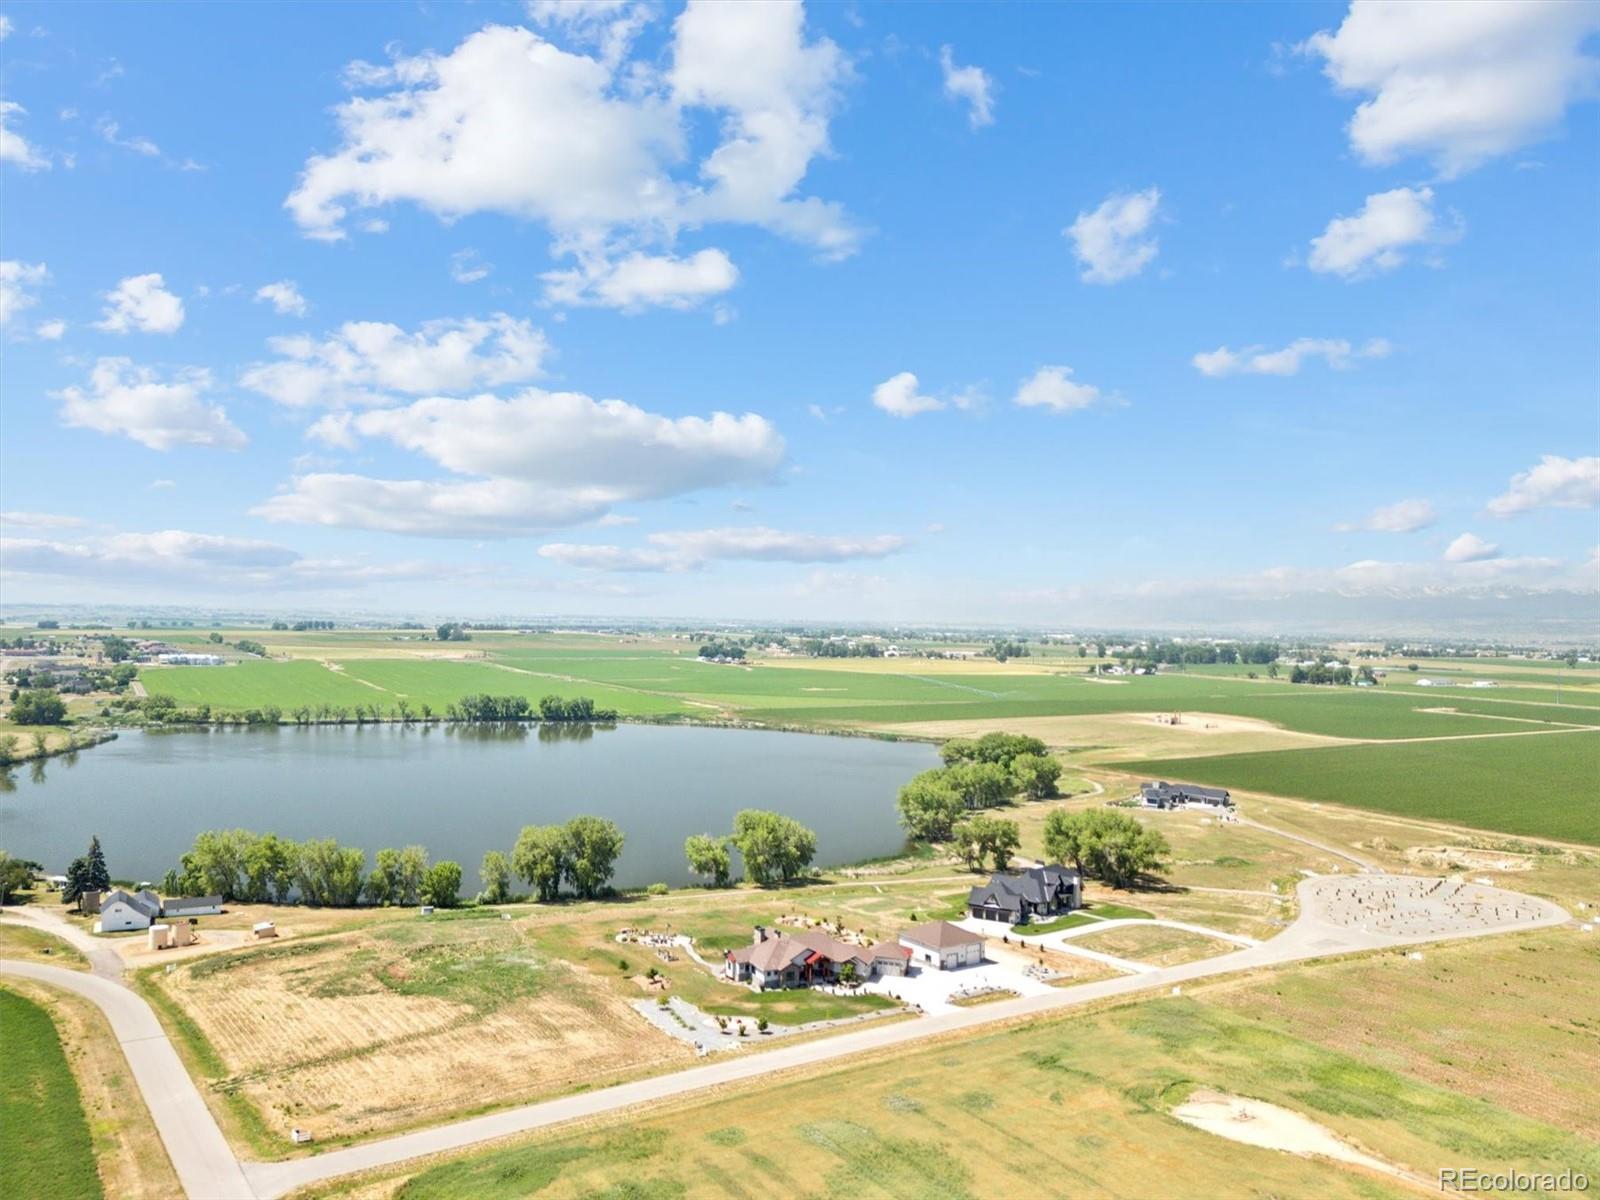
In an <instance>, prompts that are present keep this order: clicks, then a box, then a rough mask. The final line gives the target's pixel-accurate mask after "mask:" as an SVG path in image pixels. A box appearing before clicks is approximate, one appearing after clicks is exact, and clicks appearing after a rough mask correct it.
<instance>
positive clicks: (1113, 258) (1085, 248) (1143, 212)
mask: <svg viewBox="0 0 1600 1200" xmlns="http://www.w3.org/2000/svg"><path fill="white" fill-rule="evenodd" d="M1160 208H1161V189H1160V188H1146V189H1145V190H1144V191H1142V192H1133V193H1119V194H1115V195H1111V196H1108V197H1106V199H1105V201H1104V202H1102V203H1101V205H1100V207H1099V208H1097V209H1095V210H1094V211H1093V212H1080V213H1079V214H1078V219H1077V220H1075V221H1073V223H1072V224H1071V225H1069V226H1067V228H1066V229H1065V230H1064V231H1063V232H1064V233H1065V235H1066V236H1067V237H1068V238H1070V239H1071V241H1072V247H1073V252H1074V253H1075V254H1076V255H1077V256H1078V261H1079V262H1080V263H1081V264H1082V265H1083V270H1082V271H1081V272H1080V278H1082V279H1083V281H1084V282H1085V283H1117V282H1119V281H1121V280H1124V279H1131V278H1133V277H1134V276H1135V275H1137V274H1138V273H1139V272H1140V271H1142V270H1144V269H1145V268H1146V267H1147V266H1149V265H1150V263H1151V262H1153V261H1154V260H1155V257H1156V251H1157V250H1158V249H1159V245H1158V243H1157V241H1156V239H1155V237H1154V236H1153V235H1151V233H1150V226H1151V225H1152V224H1153V223H1154V222H1155V219H1156V214H1157V213H1158V211H1159V210H1160Z"/></svg>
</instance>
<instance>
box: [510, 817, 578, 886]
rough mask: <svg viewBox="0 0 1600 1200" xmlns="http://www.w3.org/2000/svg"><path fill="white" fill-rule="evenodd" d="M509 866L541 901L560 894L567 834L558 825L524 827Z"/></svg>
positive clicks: (565, 871) (565, 859)
mask: <svg viewBox="0 0 1600 1200" xmlns="http://www.w3.org/2000/svg"><path fill="white" fill-rule="evenodd" d="M511 865H512V867H513V868H515V870H516V872H517V874H518V875H519V876H521V877H522V879H523V880H524V882H526V883H527V884H528V886H529V887H531V888H532V889H533V894H534V896H535V897H537V898H538V899H540V900H554V899H555V898H556V897H557V896H559V895H560V894H561V880H562V878H563V877H564V876H565V875H566V873H567V838H566V831H565V830H564V829H562V827H561V826H560V825H525V826H523V829H522V832H521V833H520V834H519V835H518V836H517V844H516V845H515V846H514V847H513V848H512V850H511Z"/></svg>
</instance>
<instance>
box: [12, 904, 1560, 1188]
mask: <svg viewBox="0 0 1600 1200" xmlns="http://www.w3.org/2000/svg"><path fill="white" fill-rule="evenodd" d="M1358 879H1359V881H1360V882H1359V883H1357V880H1358ZM1298 893H1299V899H1300V916H1299V918H1298V919H1297V920H1296V921H1295V923H1294V924H1293V925H1291V926H1290V927H1289V928H1288V929H1286V930H1285V931H1284V932H1283V933H1281V934H1279V935H1278V936H1277V937H1275V938H1273V939H1272V940H1271V941H1268V942H1263V943H1261V944H1260V945H1257V946H1250V947H1246V948H1243V949H1240V950H1237V951H1234V952H1233V953H1231V954H1223V955H1219V956H1217V957H1215V958H1208V959H1202V960H1200V961H1198V962H1191V963H1183V964H1181V965H1178V966H1172V967H1160V968H1155V969H1152V970H1146V971H1144V972H1142V973H1139V974H1130V975H1121V976H1118V977H1116V978H1112V979H1102V980H1097V981H1094V982H1092V983H1084V984H1079V985H1077V986H1075V987H1071V988H1064V989H1057V988H1050V989H1047V992H1048V994H1042V995H1029V996H1022V997H1019V998H1018V999H1015V1000H1003V1001H996V1002H994V1003H990V1004H982V1005H978V1006H976V1007H973V1008H951V1009H950V1010H949V1011H946V1012H943V1013H939V1014H937V1015H931V1016H928V1017H924V1018H922V1019H920V1020H912V1021H898V1022H893V1023H883V1024H870V1025H867V1026H866V1027H864V1028H862V1029H860V1030H858V1031H856V1032H853V1033H845V1034H840V1035H838V1036H836V1037H831V1038H826V1039H821V1040H818V1041H812V1042H800V1043H796V1044H793V1045H788V1046H784V1045H779V1046H775V1047H774V1048H772V1049H771V1050H767V1051H765V1052H763V1053H761V1054H750V1055H740V1056H738V1057H735V1058H727V1059H719V1060H718V1061H716V1062H712V1063H707V1064H705V1065H703V1066H698V1067H691V1068H688V1069H687V1070H683V1071H676V1072H673V1073H672V1074H670V1075H661V1076H657V1077H655V1078H653V1079H640V1080H636V1081H634V1082H632V1083H623V1084H616V1085H614V1086H612V1087H606V1088H597V1089H595V1090H593V1091H588V1092H580V1093H577V1094H575V1095H570V1096H561V1097H557V1098H556V1099H553V1100H545V1101H541V1102H539V1103H537V1104H526V1105H522V1106H521V1107H518V1108H510V1109H506V1110H504V1111H502V1112H497V1113H490V1114H488V1115H486V1116H481V1117H472V1118H470V1119H467V1120H464V1121H455V1122H452V1123H449V1124H445V1125H437V1126H434V1127H433V1128H431V1129H422V1130H417V1131H416V1132H413V1133H406V1134H401V1135H399V1136H396V1137H391V1138H384V1139H382V1140H379V1141H373V1142H367V1143H364V1144H362V1145H359V1146H350V1147H347V1148H345V1149H341V1150H331V1151H329V1152H328V1153H326V1154H320V1155H316V1156H314V1157H309V1158H297V1159H292V1160H289V1161H286V1162H275V1163H240V1162H238V1161H237V1160H235V1159H234V1157H233V1155H232V1152H231V1150H230V1149H229V1147H228V1146H227V1143H226V1142H224V1141H223V1139H222V1134H221V1132H220V1131H219V1130H218V1129H217V1126H216V1123H215V1122H214V1121H213V1120H212V1118H211V1114H210V1112H209V1111H207V1109H206V1107H205V1102H204V1101H203V1100H202V1099H201V1097H200V1093H199V1091H198V1090H197V1089H196V1087H195V1085H194V1082H193V1081H192V1080H191V1079H190V1078H189V1076H188V1075H187V1073H185V1072H184V1070H183V1065H182V1063H181V1062H179V1061H178V1057H177V1055H176V1053H175V1052H174V1051H173V1049H172V1047H171V1045H170V1044H169V1043H168V1042H167V1039H166V1037H165V1036H164V1034H163V1033H162V1032H161V1028H160V1026H159V1024H157V1023H156V1020H155V1016H154V1014H153V1013H151V1012H150V1010H149V1008H148V1007H147V1006H146V1005H145V1003H144V1001H143V1000H142V999H140V998H139V997H138V996H137V995H135V994H134V993H133V992H131V991H129V990H128V989H127V988H124V987H120V986H118V985H116V984H112V983H110V982H108V981H106V980H103V979H99V978H97V977H95V976H92V975H85V974H84V973H83V972H81V971H68V970H63V969H62V968H60V967H46V966H37V965H35V964H32V963H18V962H11V961H7V960H0V974H17V975H24V976H27V977H28V978H31V979H38V980H40V981H42V982H47V983H51V984H54V985H58V986H61V987H65V988H68V989H69V990H72V991H75V992H78V993H79V994H80V995H85V996H88V997H89V998H90V999H91V1000H93V1001H94V1002H95V1003H96V1004H98V1005H99V1006H100V1007H101V1009H102V1010H103V1011H104V1012H105V1013H106V1015H107V1016H108V1017H110V1018H111V1020H112V1028H113V1029H114V1030H116V1032H117V1037H118V1040H119V1041H121V1042H122V1043H123V1048H124V1050H125V1051H126V1052H127V1054H128V1062H129V1065H130V1066H131V1067H132V1068H133V1074H134V1078H135V1080H136V1081H137V1082H138V1084H139V1089H140V1091H141V1092H142V1093H143V1094H144V1097H145V1101H146V1103H147V1104H148V1105H149V1107H150V1111H151V1113H152V1114H153V1115H154V1116H155V1119H156V1125H157V1128H158V1129H159V1130H160V1133H161V1137H162V1141H163V1142H165V1143H166V1146H167V1151H168V1153H169V1154H170V1155H171V1157H172V1161H173V1165H174V1166H176V1167H177V1169H178V1175H179V1177H180V1178H181V1179H182V1180H183V1184H184V1188H185V1190H186V1191H187V1192H188V1194H189V1196H190V1198H191V1200H232V1198H233V1197H254V1200H275V1198H276V1197H279V1196H283V1195H285V1194H287V1193H289V1192H292V1191H295V1190H296V1189H299V1188H304V1187H308V1186H310V1185H311V1184H314V1183H320V1182H323V1181H326V1180H329V1179H335V1178H338V1177H339V1176H342V1175H348V1174H350V1173H352V1172H355V1171H364V1170H369V1169H372V1168H377V1167H388V1166H392V1165H394V1164H396V1163H401V1162H405V1161H407V1160H409V1159H413V1158H417V1157H420V1156H423V1155H428V1154H437V1153H442V1152H446V1151H452V1150H460V1149H464V1148H466V1147H469V1146H474V1145H477V1144H479V1143H481V1142H485V1141H489V1140H491V1139H494V1138H502V1137H508V1136H511V1135H513V1134H520V1133H529V1132H532V1131H534V1130H540V1129H547V1128H550V1127H552V1126H556V1125H563V1124H566V1123H568V1122H571V1121H578V1120H583V1119H585V1118H591V1117H598V1116H602V1115H604V1114H607V1113H613V1112H617V1111H619V1110H622V1109H627V1108H632V1107H634V1106H637V1105H648V1104H651V1103H654V1102H658V1101H661V1100H666V1099H670V1098H674V1097H678V1096H683V1095H687V1094H689V1093H693V1092H698V1091H702V1090H705V1089H707V1088H714V1087H719V1086H723V1085H726V1084H732V1083H738V1082H741V1081H744V1080H748V1079H757V1078H761V1077H763V1076H770V1075H775V1074H778V1073H780V1072H783V1071H788V1070H792V1069H795V1068H799V1067H810V1066H815V1065H817V1064H820V1063H827V1062H834V1061H836V1060H841V1059H846V1058H849V1057H850V1056H851V1055H856V1054H862V1053H866V1052H870V1051H877V1050H885V1049H890V1048H893V1047H896V1046H903V1045H910V1044H913V1043H916V1042H919V1041H923V1040H925V1039H927V1038H931V1037H938V1036H940V1035H943V1034H950V1033H957V1032H962V1031H966V1030H971V1029H978V1028H982V1027H983V1026H988V1025H996V1024H998V1023H1000V1022H1004V1021H1012V1020H1016V1019H1017V1018H1019V1017H1031V1016H1039V1015H1043V1014H1048V1013H1054V1012H1059V1011H1063V1010H1066V1009H1069V1008H1074V1007H1077V1006H1079V1005H1083V1004H1089V1003H1092V1002H1094V1001H1097V1000H1104V999H1107V998H1110V997H1116V996H1126V995H1132V994H1136V993H1139V992H1147V991H1156V990H1161V991H1165V990H1168V989H1170V988H1173V987H1176V986H1181V985H1182V984H1185V983H1190V982H1193V981H1195V980H1199V979H1204V978H1206V977H1208V976H1212V975H1222V974H1226V973H1229V972H1234V971H1247V970H1253V969H1257V968H1261V967H1275V966H1282V965H1284V964H1287V963H1293V962H1300V961H1303V960H1305V959H1309V958H1320V957H1325V956H1329V955H1338V954H1351V953H1356V952H1359V951H1366V950H1380V949H1385V948H1389V947H1400V946H1410V945H1422V944H1426V943H1429V942H1436V941H1441V940H1447V939H1457V938H1467V937H1484V936H1492V935H1496V934H1501V933H1507V932H1511V931H1514V930H1527V929H1539V928H1546V927H1550V926H1555V925H1562V924H1566V923H1567V922H1569V921H1570V920H1571V919H1572V918H1571V917H1570V916H1569V915H1568V914H1567V913H1566V912H1565V911H1564V910H1562V909H1560V908H1558V907H1557V906H1556V905H1554V904H1551V903H1549V902H1548V901H1544V900H1539V899H1536V898H1534V897H1531V896H1523V895H1520V894H1518V893H1514V892H1506V891H1501V890H1500V889H1497V888H1490V887H1480V886H1477V885H1468V886H1459V885H1458V886H1445V881H1443V880H1434V879H1425V878H1419V877H1416V876H1380V875H1365V876H1359V877H1356V876H1321V877H1318V878H1315V879H1307V880H1303V881H1302V882H1301V883H1300V884H1299V887H1298ZM1430 912H1432V913H1433V914H1434V916H1435V917H1436V919H1433V920H1431V921H1430V919H1429V915H1428V914H1429V913H1430Z"/></svg>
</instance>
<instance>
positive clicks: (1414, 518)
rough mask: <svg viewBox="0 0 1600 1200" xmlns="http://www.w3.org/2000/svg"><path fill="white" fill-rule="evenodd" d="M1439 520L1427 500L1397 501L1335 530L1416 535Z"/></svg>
mask: <svg viewBox="0 0 1600 1200" xmlns="http://www.w3.org/2000/svg"><path fill="white" fill-rule="evenodd" d="M1438 519H1439V514H1438V513H1437V512H1435V511H1434V508H1433V505H1432V504H1430V503H1428V502H1427V501H1426V500H1396V501H1395V502H1394V503H1393V504H1385V505H1384V506H1383V507H1381V508H1375V509H1373V510H1372V511H1371V512H1370V513H1368V514H1367V515H1366V516H1365V517H1363V518H1362V519H1361V520H1360V521H1355V522H1347V523H1345V524H1342V525H1336V526H1334V528H1335V529H1336V530H1338V531H1339V532H1340V533H1354V532H1356V531H1357V530H1366V531H1367V532H1369V533H1415V532H1416V531H1417V530H1419V529H1426V528H1428V526H1430V525H1432V524H1433V523H1434V522H1435V521H1437V520H1438Z"/></svg>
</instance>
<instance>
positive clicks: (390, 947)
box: [158, 914, 692, 1142]
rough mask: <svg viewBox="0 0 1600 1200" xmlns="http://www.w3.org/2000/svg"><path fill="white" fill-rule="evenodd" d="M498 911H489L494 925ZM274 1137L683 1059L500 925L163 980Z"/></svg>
mask: <svg viewBox="0 0 1600 1200" xmlns="http://www.w3.org/2000/svg"><path fill="white" fill-rule="evenodd" d="M491 915H492V914H491ZM158 978H159V982H160V986H161V987H162V988H163V989H164V990H165V991H166V992H167V993H168V994H169V995H171V996H172V998H173V999H174V1000H176V1001H177V1002H178V1003H179V1004H180V1005H181V1006H182V1008H183V1009H184V1011H185V1012H186V1013H187V1014H188V1015H189V1016H190V1017H191V1018H192V1019H193V1020H194V1022H195V1023H196V1024H197V1025H198V1026H199V1028H200V1030H201V1031H202V1032H203V1033H204V1035H205V1037H206V1039H207V1040H208V1041H209V1042H210V1044H211V1047H212V1049H213V1050H214V1051H215V1052H216V1054H217V1055H218V1057H220V1059H221V1060H222V1062H223V1064H224V1065H225V1067H226V1070H227V1071H228V1077H227V1078H226V1079H225V1080H223V1081H222V1084H221V1089H222V1090H224V1091H232V1092H235V1093H236V1094H238V1095H240V1096H242V1097H243V1098H245V1099H246V1100H248V1101H249V1102H250V1103H251V1104H252V1105H253V1106H254V1107H255V1108H256V1110H257V1111H258V1112H259V1114H260V1116H261V1118H262V1120H263V1122H264V1123H265V1125H266V1127H267V1130H268V1132H269V1134H271V1135H281V1136H282V1137H283V1138H284V1139H285V1142H287V1138H288V1133H289V1130H290V1129H291V1128H294V1127H300V1128H307V1129H310V1130H311V1131H312V1132H313V1133H314V1134H315V1135H316V1136H317V1137H318V1138H319V1139H322V1140H327V1139H332V1138H338V1137H347V1136H359V1135H364V1134H368V1133H374V1132H381V1131H387V1130H393V1129H397V1128H401V1127H405V1126H409V1125H416V1124H424V1123H430V1122H434V1121H438V1120H442V1119H444V1118H446V1117H448V1116H451V1115H455V1114H459V1113H462V1112H464V1111H470V1110H472V1109H478V1108H486V1107H492V1106H496V1105H500V1104H504V1103H509V1102H512V1101H524V1100H529V1099H533V1098H536V1097H538V1096H546V1095H551V1094H555V1093H558V1092H561V1091H564V1090H567V1089H569V1088H572V1087H575V1086H578V1085H580V1084H583V1085H601V1084H605V1083H608V1082H612V1081H614V1080H616V1079H617V1078H619V1077H621V1076H624V1075H626V1074H628V1073H630V1072H631V1071H634V1070H637V1069H640V1068H644V1067H648V1066H656V1065H658V1064H663V1063H668V1062H671V1061H673V1060H674V1059H680V1058H681V1059H684V1060H687V1059H689V1058H690V1057H692V1055H691V1053H690V1051H689V1050H688V1048H687V1047H685V1046H684V1045H683V1044H682V1043H680V1042H677V1041H675V1040H673V1039H671V1038H668V1037H666V1036H665V1035H664V1034H661V1033H659V1032H658V1031H656V1030H655V1029H653V1028H652V1027H651V1026H650V1025H649V1024H648V1023H647V1022H645V1021H644V1020H642V1019H641V1018H640V1017H639V1015H638V1014H637V1013H635V1012H633V1011H632V1010H631V1009H630V1008H628V1006H627V1004H626V1003H625V1002H624V1001H623V1000H622V999H621V998H620V997H618V996H617V995H615V994H614V992H613V991H612V990H611V989H608V988H606V987H605V986H603V985H602V984H600V982H599V981H597V980H594V979H592V978H591V977H590V976H589V975H588V974H587V972H585V971H584V970H583V968H581V967H578V966H574V965H571V964H568V963H562V962H558V961H554V960H551V959H549V958H547V957H546V956H544V955H542V954H538V953H536V952H535V951H533V950H532V949H531V948H529V947H528V946H527V945H526V943H525V942H524V940H523V938H522V935H521V934H520V933H519V932H518V931H517V930H516V929H515V928H514V927H513V926H512V925H511V924H510V923H509V922H504V923H503V922H501V921H499V920H497V919H496V920H485V919H481V918H480V919H466V920H447V921H441V922H423V921H417V922H396V923H393V924H390V925H383V926H377V927H373V928H370V929H360V930H356V931H353V932H350V933H346V934H339V935H335V936H330V937H325V938H314V939H306V940H302V941H298V942H291V943H287V944H284V945H282V946H279V947H272V948H269V949H266V950H256V951H254V952H251V953H245V954H234V955H216V956H212V957H210V958H207V959H200V960H196V961H193V962H191V963H188V964H185V965H183V966H181V967H180V968H179V969H178V970H176V971H174V972H173V973H172V974H171V975H165V976H160V977H158Z"/></svg>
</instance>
